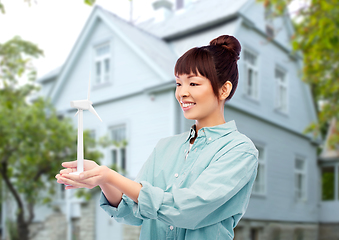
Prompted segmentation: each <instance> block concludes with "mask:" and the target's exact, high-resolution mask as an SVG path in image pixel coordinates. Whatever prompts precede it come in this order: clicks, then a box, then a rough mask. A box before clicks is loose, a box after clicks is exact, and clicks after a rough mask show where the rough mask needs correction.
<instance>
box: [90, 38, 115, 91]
mask: <svg viewBox="0 0 339 240" xmlns="http://www.w3.org/2000/svg"><path fill="white" fill-rule="evenodd" d="M105 47H108V51H107V52H106V53H104V54H102V55H99V56H98V55H97V51H98V49H100V48H105ZM93 56H94V57H93V58H94V74H93V76H94V81H93V85H100V84H104V83H107V82H110V81H111V75H112V74H111V69H112V60H111V44H110V42H109V41H108V42H105V43H102V44H100V45H96V46H95V47H94V52H93ZM106 60H108V72H106V71H105V64H106ZM98 63H99V64H100V76H99V77H98V75H97V73H98V69H97V66H98V65H97V64H98Z"/></svg>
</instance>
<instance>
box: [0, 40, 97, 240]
mask: <svg viewBox="0 0 339 240" xmlns="http://www.w3.org/2000/svg"><path fill="white" fill-rule="evenodd" d="M41 55H42V51H41V50H40V49H38V47H37V46H35V45H34V44H33V43H30V42H27V41H24V40H22V39H21V38H20V37H14V38H13V39H11V40H10V41H8V42H6V43H4V44H0V136H1V138H0V177H1V178H2V179H3V180H4V182H5V184H6V189H7V190H8V192H9V193H10V194H11V195H12V197H13V198H14V200H15V202H16V204H17V209H18V211H17V221H16V222H17V223H19V222H20V223H21V224H19V225H20V228H19V225H18V226H17V227H18V234H19V238H20V239H27V237H28V236H27V234H28V232H29V231H28V230H27V229H28V225H29V224H30V223H31V221H32V220H33V218H34V213H33V207H34V205H35V204H47V203H49V202H50V201H51V197H52V195H53V194H54V193H55V175H56V173H58V172H59V170H60V169H61V168H62V167H61V163H62V162H64V161H73V160H75V159H76V151H77V129H76V126H74V125H73V124H72V121H71V119H69V118H61V116H59V115H58V113H57V112H56V110H55V108H54V107H53V106H52V104H51V103H50V102H49V101H47V100H45V99H43V98H36V99H35V100H34V101H33V102H29V101H27V99H28V97H29V96H31V94H32V93H33V92H34V91H35V90H36V89H37V88H36V87H35V85H34V82H33V80H34V79H35V75H36V72H35V69H34V68H33V66H32V63H31V58H33V57H38V56H41ZM24 76H25V77H26V79H28V81H27V83H26V84H25V85H21V86H19V85H18V84H17V83H18V80H19V79H20V77H24ZM95 146H96V143H95V140H94V139H92V138H91V137H90V132H89V131H84V153H85V156H86V158H88V159H95V160H97V161H98V160H99V159H100V158H101V157H102V154H101V153H100V152H98V151H96V150H95ZM46 193H48V195H47V196H46ZM24 202H25V203H26V204H24ZM25 216H28V217H25Z"/></svg>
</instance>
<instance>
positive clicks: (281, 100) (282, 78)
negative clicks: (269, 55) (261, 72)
mask: <svg viewBox="0 0 339 240" xmlns="http://www.w3.org/2000/svg"><path fill="white" fill-rule="evenodd" d="M275 79H276V83H277V95H276V97H277V98H276V107H277V110H279V111H281V112H284V113H286V112H287V80H286V74H285V72H284V71H282V70H280V69H278V68H277V69H275Z"/></svg>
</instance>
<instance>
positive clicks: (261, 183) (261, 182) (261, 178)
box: [253, 146, 265, 194]
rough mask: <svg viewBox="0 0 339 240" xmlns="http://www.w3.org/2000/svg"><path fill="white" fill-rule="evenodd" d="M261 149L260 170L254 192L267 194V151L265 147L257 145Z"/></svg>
mask: <svg viewBox="0 0 339 240" xmlns="http://www.w3.org/2000/svg"><path fill="white" fill-rule="evenodd" d="M256 148H257V149H258V151H259V158H258V163H259V165H258V172H257V177H256V179H255V181H254V185H253V193H258V194H265V151H264V148H262V147H258V146H256Z"/></svg>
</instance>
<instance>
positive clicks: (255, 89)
mask: <svg viewBox="0 0 339 240" xmlns="http://www.w3.org/2000/svg"><path fill="white" fill-rule="evenodd" d="M246 54H249V55H252V56H253V57H254V58H255V63H252V62H249V61H248V60H247V59H246V57H245V55H246ZM243 56H244V78H245V81H244V83H245V87H244V90H245V96H246V97H248V98H250V99H253V100H259V69H258V65H259V64H258V62H259V61H258V60H259V57H258V54H257V53H255V52H254V51H251V50H249V49H247V48H246V49H244V53H243ZM250 70H251V71H252V76H253V79H252V86H251V89H250V87H249V74H248V72H249V71H250ZM249 92H250V93H249Z"/></svg>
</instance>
